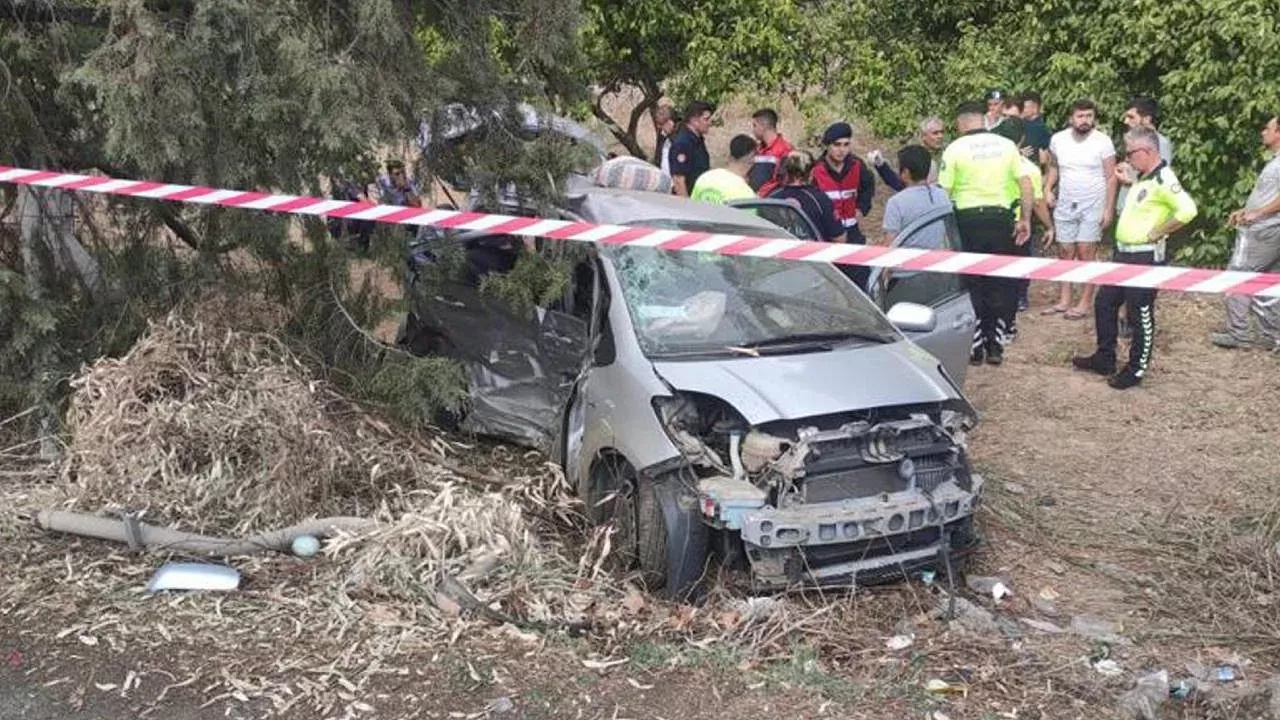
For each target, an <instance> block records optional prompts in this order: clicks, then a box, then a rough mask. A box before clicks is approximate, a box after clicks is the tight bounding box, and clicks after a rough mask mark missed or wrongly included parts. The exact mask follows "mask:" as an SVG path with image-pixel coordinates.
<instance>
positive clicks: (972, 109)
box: [956, 100, 987, 117]
mask: <svg viewBox="0 0 1280 720" xmlns="http://www.w3.org/2000/svg"><path fill="white" fill-rule="evenodd" d="M986 112H987V105H986V103H981V102H977V101H976V100H975V101H969V102H962V103H960V106H959V107H957V108H956V116H957V117H959V116H960V115H983V114H985V113H986Z"/></svg>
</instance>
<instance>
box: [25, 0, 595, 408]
mask: <svg viewBox="0 0 1280 720" xmlns="http://www.w3.org/2000/svg"><path fill="white" fill-rule="evenodd" d="M577 12H578V5H577V3H576V1H575V0H538V1H537V2H534V1H533V0H472V1H469V2H459V1H456V0H416V1H406V0H319V1H317V2H305V3H300V2H286V1H284V0H200V1H199V2H194V1H193V0H93V1H89V0H0V127H3V128H4V132H0V163H3V164H13V165H20V166H26V167H42V168H66V169H72V170H76V171H82V172H92V171H95V170H97V171H101V172H105V173H108V174H113V175H118V176H123V177H136V178H146V179H153V180H162V181H169V182H178V183H188V184H200V185H209V186H213V187H230V188H246V189H259V190H266V191H274V192H286V193H305V194H315V193H318V192H320V191H321V190H322V189H323V187H324V178H325V177H327V176H330V175H332V174H334V173H342V174H344V175H345V176H347V177H348V178H353V179H363V180H366V181H372V180H373V179H374V178H373V174H374V171H375V168H374V165H373V164H372V160H374V159H375V158H376V157H381V156H386V155H388V154H392V155H396V154H401V153H404V152H406V151H407V150H408V149H409V148H410V146H411V143H412V141H413V139H414V138H415V137H416V135H417V133H418V130H419V123H420V121H421V120H422V119H424V118H426V117H429V116H430V115H431V114H432V112H433V110H434V109H435V108H438V107H440V106H443V105H444V104H446V103H462V104H464V105H467V106H469V107H473V108H475V109H477V111H478V112H481V113H484V114H486V115H496V116H497V117H501V118H504V119H505V120H504V123H503V124H504V125H506V126H510V127H508V132H506V133H500V135H503V137H505V139H506V140H505V141H496V142H489V143H485V144H484V145H482V146H479V147H476V148H474V149H473V151H474V154H475V157H474V162H473V163H472V167H473V168H475V169H477V170H478V171H487V172H488V174H487V175H484V176H483V177H481V178H480V179H481V180H482V181H483V182H485V183H488V184H492V183H493V182H497V181H500V180H503V179H507V178H509V177H518V178H520V179H523V180H526V181H530V180H531V179H532V180H536V181H537V183H539V184H541V185H547V183H546V182H545V179H546V177H547V175H548V171H551V173H552V174H554V173H555V171H556V168H557V166H556V164H555V163H554V162H549V161H548V160H547V158H546V157H545V153H544V154H543V155H541V156H532V155H531V153H530V150H531V147H532V148H537V147H538V145H537V144H534V145H533V146H530V144H529V143H525V142H522V141H521V139H520V138H518V137H517V133H516V132H515V131H514V130H513V129H512V128H513V127H514V125H515V123H516V122H518V121H517V120H515V116H514V113H513V112H512V110H513V109H514V106H515V103H516V102H517V101H532V102H536V103H549V102H553V101H560V100H563V99H565V98H570V99H571V98H572V97H574V93H575V92H576V88H578V87H579V85H577V84H576V83H575V82H574V81H571V80H569V79H568V78H567V76H566V75H565V73H564V72H563V70H562V68H560V67H559V65H558V62H557V61H558V60H560V59H564V60H565V61H566V62H567V63H568V64H569V66H571V67H576V66H577V63H576V61H575V60H574V57H575V56H576V53H577V35H576V27H577V24H578V19H577ZM432 39H434V44H433V43H431V42H427V41H430V40H432ZM423 174H425V169H424V168H419V175H420V176H421V175H423ZM422 179H423V180H424V184H425V181H426V179H427V178H425V177H423V178H422ZM535 189H536V188H535ZM543 190H544V191H545V192H554V189H545V188H543ZM15 198H16V193H15V192H14V191H13V188H12V187H5V188H0V210H3V211H4V214H6V215H7V218H5V217H0V220H4V223H3V225H0V317H2V318H3V321H0V386H3V387H5V389H6V391H10V390H12V392H6V395H13V396H15V397H9V398H8V400H9V401H10V402H11V403H20V402H22V401H21V399H20V397H17V396H25V397H30V396H35V395H41V394H43V393H44V391H45V389H47V385H48V384H47V383H46V384H44V385H41V386H40V387H36V384H35V382H34V380H35V379H36V378H38V377H44V376H46V375H47V376H51V377H54V378H57V377H62V376H65V375H67V374H68V373H69V372H70V371H71V370H73V369H74V368H75V366H76V365H77V364H78V363H80V362H83V361H86V360H89V359H92V358H93V357H96V356H97V355H98V354H101V353H110V352H118V351H119V350H121V349H122V348H123V347H128V345H129V343H130V342H131V338H132V336H131V334H130V333H131V332H132V333H134V334H135V335H136V331H137V329H139V328H141V327H142V326H143V324H142V319H143V318H144V317H146V316H148V315H153V314H154V313H156V312H164V311H165V310H167V307H171V306H172V305H173V304H174V303H176V302H178V301H179V300H180V299H181V297H182V296H183V295H184V293H190V292H192V291H193V290H194V289H195V288H196V287H198V286H200V285H201V284H206V285H207V284H213V285H223V286H227V284H228V283H233V282H247V283H250V284H256V287H258V288H259V289H264V290H268V291H270V292H271V293H272V297H273V298H274V299H275V300H276V301H278V302H280V303H283V304H284V306H285V307H286V308H288V309H290V310H291V311H293V312H295V313H297V314H298V316H299V317H300V318H303V319H305V318H307V317H310V318H320V319H321V320H323V321H324V322H319V323H318V325H319V327H316V328H313V329H314V330H315V332H301V330H302V329H305V328H306V327H307V326H308V324H307V323H305V322H303V323H295V324H294V325H293V326H291V327H293V328H295V329H298V330H300V331H299V332H298V337H299V338H308V337H309V338H310V339H313V340H316V341H317V342H325V341H324V340H323V338H324V337H325V335H326V331H325V329H326V327H328V325H329V324H330V323H328V320H329V319H330V318H332V317H334V314H333V313H332V312H330V313H329V314H328V315H326V314H325V313H323V312H320V311H319V310H318V309H317V308H321V307H322V306H323V307H330V305H332V303H330V304H329V305H325V304H324V303H321V302H319V301H316V300H315V293H316V292H319V290H320V289H324V290H325V292H327V293H328V294H329V295H331V296H332V297H333V298H344V297H346V298H348V300H349V301H350V302H353V303H355V304H356V305H359V304H360V296H359V295H358V294H352V293H349V292H348V288H346V287H345V286H344V285H345V278H346V277H348V273H347V272H346V271H345V265H346V263H347V262H348V261H349V260H350V257H349V255H348V254H347V253H346V252H344V251H342V250H341V249H337V250H335V251H333V252H325V253H324V254H323V255H320V256H318V255H317V251H318V250H322V249H324V248H323V246H324V245H325V244H326V243H327V242H328V239H327V238H325V237H324V236H323V233H322V232H320V226H319V223H318V222H316V223H313V224H311V225H310V226H308V227H303V228H301V229H302V230H303V231H304V232H303V233H299V232H298V230H299V227H298V226H297V223H296V222H294V221H289V220H286V219H284V218H281V217H276V216H268V215H262V214H255V213H245V212H232V211H224V210H219V209H208V208H198V207H192V206H178V205H172V204H167V203H154V202H147V201H132V200H126V201H114V200H110V201H103V202H101V203H95V204H94V205H93V206H92V207H91V208H88V209H86V211H85V212H83V213H81V216H80V221H79V222H78V223H77V233H76V235H77V237H78V238H79V239H80V241H81V243H82V244H84V245H85V246H86V247H88V248H89V249H90V252H91V253H92V255H93V256H94V258H95V259H96V260H97V262H98V263H99V264H100V265H101V267H102V268H103V272H104V276H105V289H104V291H103V292H102V293H99V294H90V293H87V292H86V291H85V289H84V288H83V287H77V286H76V283H74V282H63V280H66V279H67V278H64V277H60V276H59V275H58V272H57V268H56V267H54V264H53V263H51V262H48V261H46V260H45V259H42V258H40V257H38V255H35V254H32V253H30V252H27V249H28V248H27V245H30V243H25V242H24V241H23V240H22V239H20V238H19V232H18V227H17V225H16V223H13V222H12V214H11V211H12V209H13V208H14V206H15ZM91 220H92V221H93V222H95V223H99V224H100V227H101V228H103V231H102V232H100V233H98V234H97V235H95V236H94V237H93V238H92V240H93V241H92V242H89V241H88V240H89V239H88V235H89V234H90V230H91V229H92V227H91V224H90V221H91ZM160 227H165V228H167V229H168V230H170V231H172V232H173V233H175V234H176V236H177V237H178V238H180V239H181V241H182V242H183V243H185V244H186V245H188V246H190V249H192V250H195V251H196V252H195V253H191V252H188V251H186V250H185V249H182V248H179V249H178V250H175V249H174V248H173V247H172V246H170V245H169V244H168V243H167V242H165V241H164V239H163V238H162V236H160V235H157V234H156V230H157V228H160ZM384 237H386V238H387V239H388V241H389V242H391V243H393V244H396V245H399V246H400V247H398V248H394V249H392V251H391V252H389V253H386V255H385V257H384V258H383V259H384V260H386V261H387V262H389V263H398V262H399V261H400V252H398V250H402V245H403V237H404V236H403V234H387V235H385V236H384ZM140 249H142V250H145V251H146V252H142V251H141V250H140ZM233 250H235V251H238V252H237V254H236V256H235V258H234V259H232V258H231V256H230V255H229V253H230V252H231V251H233ZM24 258H25V259H26V261H24ZM144 260H145V262H144ZM318 261H323V262H324V263H325V272H324V273H319V272H317V271H315V270H314V267H313V266H314V263H315V262H318ZM158 268H166V271H165V272H163V273H159V274H157V273H156V272H155V271H156V270H157V269H158ZM397 269H398V268H397ZM175 273H176V274H178V275H180V276H182V277H183V278H184V280H183V281H182V282H177V283H174V282H172V280H173V276H174V274H175ZM320 277H323V278H324V279H325V280H326V282H325V283H324V285H323V287H317V286H316V283H317V282H319V281H318V278H320ZM335 279H336V280H335ZM331 283H336V286H333V287H330V284H331ZM348 296H350V297H348ZM330 309H332V308H330ZM340 314H341V313H340ZM351 314H352V313H351V312H348V313H346V315H351ZM355 314H356V315H359V314H360V313H355ZM325 359H326V360H327V359H328V358H325ZM381 362H382V361H381V359H379V360H378V363H381ZM378 363H371V364H370V366H369V367H359V368H358V369H360V370H362V371H366V370H367V371H368V372H370V373H373V377H375V378H378V380H377V382H370V383H365V385H366V386H367V387H369V388H373V389H375V390H376V389H378V388H381V389H382V390H383V391H386V390H387V388H390V387H393V386H395V385H396V384H397V383H399V382H400V381H401V380H404V379H406V378H407V379H415V378H416V379H417V380H421V378H422V376H423V375H424V373H425V374H430V373H432V372H435V373H436V375H437V379H438V380H439V385H438V387H437V388H435V389H438V390H439V392H438V393H436V394H435V395H432V396H429V397H431V398H434V400H433V402H435V401H439V402H444V400H445V399H446V398H450V397H453V395H454V393H453V390H451V389H450V388H453V389H456V388H457V377H458V373H457V372H456V370H450V369H449V368H448V367H446V366H445V365H435V366H432V365H430V364H423V363H412V364H406V363H402V362H399V361H397V363H398V365H397V367H400V366H404V367H405V368H410V369H411V370H412V371H411V372H409V371H401V370H399V369H393V370H391V371H384V372H380V368H381V367H382V365H380V364H378ZM349 374H350V373H348V375H349ZM392 379H396V381H395V382H392ZM384 394H385V393H384ZM400 394H401V395H404V393H400Z"/></svg>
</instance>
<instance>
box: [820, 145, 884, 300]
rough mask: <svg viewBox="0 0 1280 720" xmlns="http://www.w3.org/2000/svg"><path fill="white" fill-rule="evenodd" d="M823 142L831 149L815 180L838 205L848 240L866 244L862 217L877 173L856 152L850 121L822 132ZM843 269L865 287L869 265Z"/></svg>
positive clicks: (873, 193) (866, 211)
mask: <svg viewBox="0 0 1280 720" xmlns="http://www.w3.org/2000/svg"><path fill="white" fill-rule="evenodd" d="M822 144H823V145H825V146H826V147H827V151H826V153H825V154H824V155H823V156H822V159H821V160H819V161H818V162H816V163H814V165H813V171H812V173H811V177H812V180H813V184H814V185H815V186H817V188H818V189H819V190H821V191H822V192H824V193H826V194H827V197H829V198H831V203H832V204H833V205H835V208H836V217H838V218H840V223H841V224H842V225H844V229H845V236H846V238H847V240H846V242H850V243H855V244H858V245H865V244H866V243H867V239H866V237H864V236H863V234H862V229H861V228H860V227H858V221H859V220H861V219H862V217H863V216H864V215H866V214H867V213H868V212H870V211H871V200H872V198H873V197H874V196H875V192H876V178H875V173H874V172H873V171H872V170H871V169H870V168H868V167H867V164H866V163H864V162H863V161H862V159H861V158H859V157H857V156H855V155H854V154H853V147H852V146H853V128H852V127H851V126H850V125H849V123H847V122H838V123H834V124H833V125H831V127H828V128H827V130H826V132H824V133H823V134H822ZM842 269H844V270H845V271H846V274H847V275H848V276H849V278H850V279H851V280H853V281H854V282H856V283H858V286H859V287H863V288H864V289H865V287H866V279H867V277H868V275H869V274H870V269H869V268H866V267H849V266H844V268H842Z"/></svg>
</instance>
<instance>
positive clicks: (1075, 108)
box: [1067, 98, 1098, 115]
mask: <svg viewBox="0 0 1280 720" xmlns="http://www.w3.org/2000/svg"><path fill="white" fill-rule="evenodd" d="M1085 110H1090V111H1092V112H1095V113H1096V112H1098V106H1097V104H1096V103H1094V102H1093V101H1092V100H1090V99H1089V98H1080V99H1079V100H1076V101H1075V102H1073V103H1071V108H1070V109H1069V110H1068V111H1067V112H1068V114H1070V115H1074V114H1076V113H1078V112H1083V111H1085Z"/></svg>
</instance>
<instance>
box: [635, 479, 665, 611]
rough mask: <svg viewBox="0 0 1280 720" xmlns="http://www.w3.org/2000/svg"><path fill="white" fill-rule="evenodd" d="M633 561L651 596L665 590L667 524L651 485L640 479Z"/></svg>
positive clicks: (636, 503)
mask: <svg viewBox="0 0 1280 720" xmlns="http://www.w3.org/2000/svg"><path fill="white" fill-rule="evenodd" d="M635 506H636V558H637V560H638V561H639V565H640V574H641V578H642V579H643V581H644V585H645V587H646V588H647V589H648V590H649V591H650V592H657V591H659V590H662V589H664V588H666V586H667V575H668V573H669V571H670V567H671V561H670V553H669V552H668V549H667V520H666V518H665V517H664V516H663V514H662V504H661V503H660V502H658V496H657V493H656V492H654V487H653V483H652V482H651V481H649V480H647V479H642V480H640V482H639V483H638V487H637V488H636V502H635Z"/></svg>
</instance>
